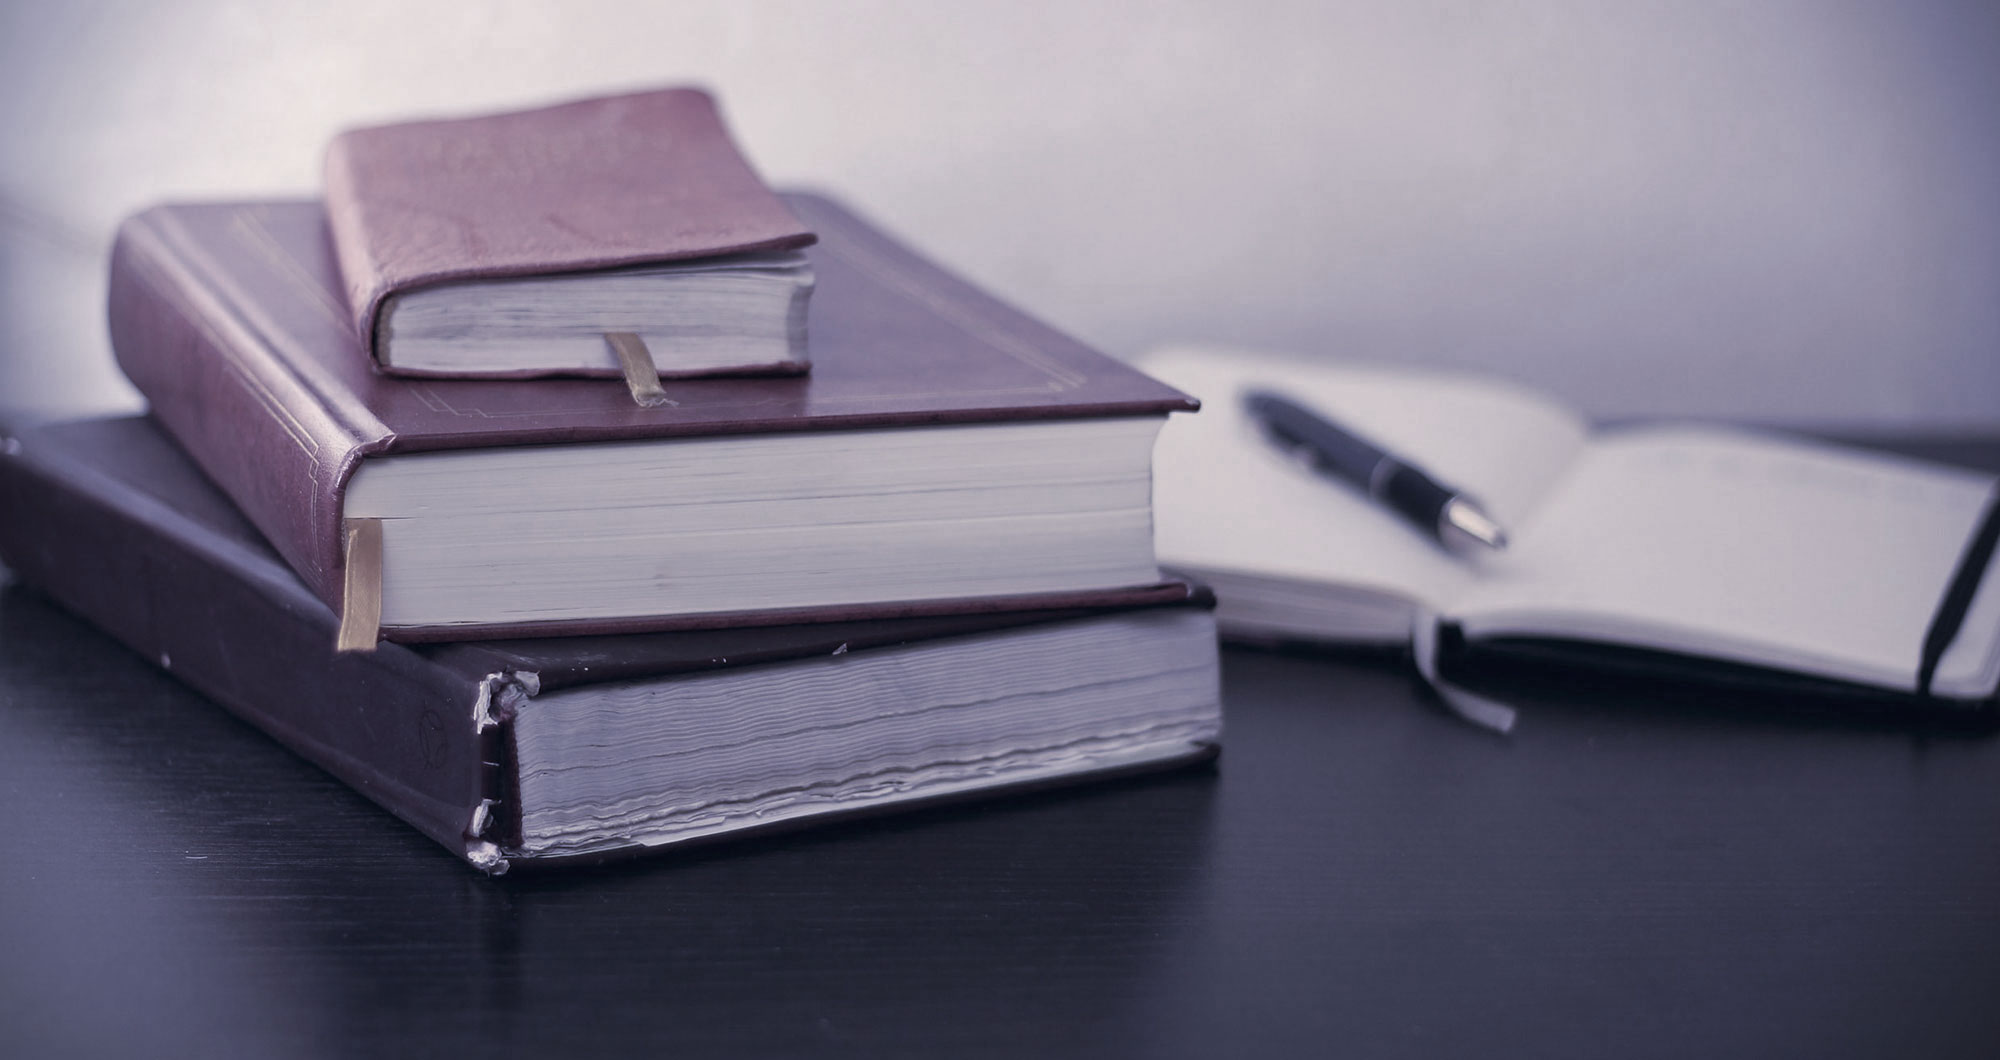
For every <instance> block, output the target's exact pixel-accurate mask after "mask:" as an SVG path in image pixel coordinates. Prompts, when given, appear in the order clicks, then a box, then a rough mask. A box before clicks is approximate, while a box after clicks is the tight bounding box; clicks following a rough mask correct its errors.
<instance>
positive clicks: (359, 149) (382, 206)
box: [326, 89, 813, 377]
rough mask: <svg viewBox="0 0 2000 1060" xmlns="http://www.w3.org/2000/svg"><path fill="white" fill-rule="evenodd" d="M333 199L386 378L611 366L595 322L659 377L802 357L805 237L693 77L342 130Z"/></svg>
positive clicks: (792, 364)
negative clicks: (644, 358)
mask: <svg viewBox="0 0 2000 1060" xmlns="http://www.w3.org/2000/svg"><path fill="white" fill-rule="evenodd" d="M326 208H327V218H328V222H329V226H330V228H331V230H332V233H333V246H334V249H335V251H336V254H337V258H338V261H339V265H340V272H341V276H342V279H343V284H342V290H343V292H344V295H345V297H346V300H347V304H348V308H349V310H350V312H351V313H352V314H353V319H354V322H355V329H356V333H357V334H360V335H362V336H365V337H366V338H367V339H368V345H369V346H370V349H371V351H372V353H373V354H374V356H375V357H376V358H377V360H378V361H379V362H380V364H381V365H382V367H383V368H384V370H387V371H390V372H396V373H404V374H413V375H447V376H449V375H463V376H514V377H525V376H535V375H550V374H572V375H578V374H580V375H615V374H618V371H619V366H618V363H617V361H616V359H615V358H614V356H613V354H612V350H611V348H610V347H609V346H608V345H607V344H606V342H605V339H604V335H605V333H606V332H629V333H632V334H636V335H639V336H641V337H642V338H643V339H644V340H645V342H646V344H647V345H648V346H649V347H650V352H651V354H652V356H653V359H654V360H655V361H656V367H657V369H658V372H659V374H660V375H662V376H666V377H675V376H681V377H685V376H692V375H699V374H707V373H716V372H746V371H748V372H757V371H765V372H788V371H790V372H796V371H802V370H804V368H805V366H806V361H805V307H806V300H807V297H808V295H809V294H810V293H811V289H812V275H811V270H810V269H809V268H806V267H805V266H804V265H803V262H802V261H800V260H798V256H797V255H796V254H787V253H783V252H791V251H796V250H798V249H799V248H800V247H804V246H806V245H808V244H810V243H811V242H812V241H813V235H812V233H811V231H809V230H808V229H807V228H806V226H805V225H804V224H803V223H801V222H800V220H799V219H798V218H797V217H796V216H795V215H794V214H793V213H792V212H791V211H790V210H789V209H787V208H786V207H785V204H784V203H783V202H781V201H779V199H778V197H777V196H776V195H775V194H773V193H772V192H771V190H770V189H769V188H767V187H765V185H764V183H763V181H762V180H760V179H759V178H758V176H757V174H756V172H755V171H753V170H752V169H751V168H750V165H749V163H748V162H746V161H745V160H744V158H743V156H742V155H741V154H740V153H739V152H738V151H737V149H736V146H735V144H733V143H731V142H730V139H729V134H728V132H727V131H726V130H725V129H724V128H723V124H722V119H721V117H720V116H719V115H718V114H717V112H716V107H715V103H714V101H713V100H711V99H710V98H709V97H708V95H707V94H705V93H703V92H701V91H698V90H695V89H668V90H664V91H654V92H640V93H633V94H629V95H620V96H611V97H604V98H598V99H586V100H580V101H576V102H572V103H565V104H562V105H559V106H552V107H542V108H538V109H534V110H525V111H515V112H510V113H503V114H490V115H483V116H479V117H471V118H454V119H443V120H433V121H414V122H405V123H401V124H395V125H383V126H376V127H372V128H364V129H353V130H349V131H347V132H344V133H342V134H340V135H339V136H337V137H335V138H334V140H333V142H332V144H331V146H330V147H329V148H328V150H327V155H326ZM669 263H679V264H675V265H672V266H671V267H662V266H669Z"/></svg>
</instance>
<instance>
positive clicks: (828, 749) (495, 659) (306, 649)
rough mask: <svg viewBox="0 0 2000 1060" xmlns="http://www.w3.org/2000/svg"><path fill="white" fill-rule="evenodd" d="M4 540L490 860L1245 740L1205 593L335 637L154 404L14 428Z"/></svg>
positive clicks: (1166, 761)
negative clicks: (728, 621) (689, 622)
mask: <svg viewBox="0 0 2000 1060" xmlns="http://www.w3.org/2000/svg"><path fill="white" fill-rule="evenodd" d="M0 560H4V562H5V563H6V565H7V568H10V569H11V570H12V572H13V573H14V574H15V575H18V576H19V577H20V578H21V579H23V580H25V581H26V582H27V583H29V584H31V585H34V586H37V587H39V588H40V589H41V590H43V591H44V592H46V593H47V594H48V595H49V596H51V597H53V598H54V599H55V600H56V601H58V602H59V603H61V604H62V605H64V606H65V607H67V608H69V609H70V610H72V611H75V612H76V613H77V614H79V615H81V616H83V617H84V618H85V619H87V620H89V621H91V622H93V623H95V624H96V625H98V626H99V627H101V628H102V629H104V631H105V632H107V633H109V634H110V635H111V636H113V637H115V638H117V639H118V640H120V641H122V642H124V643H125V644H126V645H128V646H129V647H131V648H132V649H133V650H134V651H137V652H138V653H139V654H141V655H143V656H144V657H145V658H147V659H148V660H150V661H152V662H155V663H157V664H158V665H159V666H161V667H162V668H164V669H166V670H168V671H170V672H172V673H173V674H175V675H176V676H178V677H179V678H180V679H181V680H183V681H185V682H187V683H188V684H189V685H192V686H193V687H194V688H195V689H197V690H199V691H200V692H202V693H203V694H205V695H208V696H210V697H211V698H213V699H215V700H216V701H217V702H219V703H221V704H222V705H223V706H224V707H226V708H227V709H229V710H230V711H231V712H233V713H235V714H237V715H239V716H241V717H242V718H243V719H244V720H246V721H248V722H250V723H251V724H253V725H255V726H257V727H258V728H260V729H262V730H264V731H265V732H267V733H269V734H270V735H271V736H272V737H273V738H275V739H277V740H278V741H279V742H281V743H283V744H285V745H287V746H288V747H290V748H292V749H293V750H294V751H297V752H298V753H299V754H301V755H303V756H305V757H306V758H308V759H310V760H311V761H313V762H315V763H317V764H318V765H320V766H321V767H323V768H325V769H326V770H327V771H328V772H330V773H332V774H333V775H335V776H337V777H339V778H340V779H341V780H343V781H345V782H347V783H349V784H351V785H353V786H354V787H355V788H356V789H357V790H359V791H360V792H362V793H363V794H365V795H367V796H368V797H369V798H371V799H373V800H375V801H376V802H377V803H380V804H381V805H382V806H384V807H385V808H387V809H388V810H389V811H391V812H392V813H394V814H396V815H397V816H398V817H401V818H402V819H403V820H405V821H407V822H409V823H410V824H411V825H412V826H414V827H416V828H417V829H418V830H420V831H422V832H423V833H424V834H426V835H428V836H430V837H431V838H433V839H435V840H437V841H438V842H440V843H442V844H444V846H445V847H446V848H448V849H449V850H451V851H452V853H454V854H456V855H458V856H459V857H462V858H464V859H466V860H467V861H470V862H471V863H472V864H474V865H476V866H478V867H479V868H481V869H484V870H485V871H487V872H494V873H497V872H502V871H505V870H506V869H507V868H508V867H509V866H510V865H513V866H532V865H539V864H544V863H549V862H564V861H569V862H579V861H590V860H599V859H604V858H610V857H617V856H622V855H627V854H633V853H640V852H644V851H648V850H656V849H665V848H669V847H674V848H678V847H680V846H683V845H686V844H689V843H697V842H705V841H708V840H712V839H716V838H720V837H727V836H738V835H744V834H749V833H753V832H760V831H768V830H772V829H780V828H788V827H797V826H800V825H804V824H810V823H814V822H818V821H823V820H828V819H832V818H835V817H844V816H850V815H854V814H862V813H872V812H880V811H886V810H893V809H901V808H906V807H911V806H918V805H924V804H929V803H933V802H936V801H939V800H943V799H952V798H965V797H971V796H983V795H989V794H992V793H995V792H1000V791H1006V790H1015V789H1018V788H1023V787H1033V786H1043V785H1049V784H1056V783H1065V782H1074V781H1078V780H1083V779H1087V778H1095V777H1103V776H1108V775H1114V774H1119V773H1124V772H1130V771H1134V770H1143V769H1157V768H1163V767H1167V766H1171V765H1175V764H1179V763H1185V762H1191V761H1197V760H1202V759H1206V758H1208V757H1211V756H1213V755H1214V753H1215V749H1216V746H1217V741H1218V739H1219V737H1220V716H1219V709H1220V708H1219V704H1218V694H1217V688H1216V680H1217V670H1216V655H1215V638H1214V624H1213V621H1212V618H1211V614H1210V611H1209V610H1208V605H1209V603H1210V601H1209V599H1208V598H1207V597H1206V596H1205V594H1201V593H1195V594H1192V595H1191V594H1189V593H1182V594H1181V596H1182V601H1181V602H1180V603H1177V604H1173V605H1166V606H1157V607H1151V608H1139V609H1126V610H1105V609H1077V610H1070V611H1064V612H1057V613H1041V614H1025V613H1010V614H989V615H968V616H954V617H938V618H921V619H917V618H909V619H896V620H888V621H881V622H849V623H830V624H819V625H806V626H786V627H776V628H760V629H725V630H709V631H698V632H687V633H657V634H633V635H626V636H595V637H575V638H544V639H539V640H528V641H513V642H506V641H496V642H486V643H459V644H442V645H425V646H419V647H404V646H401V645H395V644H385V645H383V646H382V647H381V648H380V649H378V650H376V651H374V652H369V653H351V652H350V653H340V652H336V651H335V650H334V649H333V645H332V632H333V628H334V625H335V622H336V619H335V616H334V615H333V613H332V612H331V611H329V610H328V609H327V607H326V605H325V604H323V603H321V602H320V601H319V600H318V599H316V598H314V597H313V595H312V594H311V593H309V592H308V591H307V590H306V588H305V586H304V585H302V584H301V583H300V582H299V580H298V578H297V577H295V576H294V575H293V574H292V572H291V571H289V570H288V569H286V567H285V565H284V563H283V562H282V561H281V560H280V559H279V558H278V557H277V556H276V554H274V553H273V552H272V551H271V550H270V548H269V547H268V546H267V545H266V544H265V543H264V542H263V540H262V539H261V538H259V537H258V536H257V534H256V531H255V529H254V528H253V527H251V526H250V524H249V523H248V522H247V521H246V520H245V519H244V518H243V517H242V516H241V515H240V514H239V513H238V512H237V511H236V509H235V508H234V507H232V506H231V505H230V504H229V502H228V500H227V499H226V498H225V497H223V496H222V495H221V494H220V493H219V492H217V491H216V490H215V488H214V487H213V486H211V485H210V484H209V483H208V482H207V481H205V480H204V479H203V477H202V476H201V474H200V472H199V471H197V470H196V469H195V468H194V467H193V466H192V465H191V464H190V463H189V462H188V461H187V459H186V458H185V457H184V456H183V455H182V454H181V453H180V452H179V451H178V450H177V449H176V448H175V447H174V446H173V445H172V444H171V443H170V442H168V440H167V439H166V438H165V437H164V436H163V435H162V434H161V433H160V432H159V431H158V430H157V429H156V427H155V426H154V425H153V424H152V422H151V421H149V420H147V419H144V418H119V419H104V420H84V421H75V422H70V423H63V424H49V425H43V426H40V427H36V428H32V429H20V430H13V429H9V428H7V427H6V425H4V424H0ZM4 574H5V571H4V570H0V577H4ZM273 837H274V838H273V841H274V842H278V843H286V844H289V843H296V842H299V841H301V838H302V837H303V838H304V839H305V840H306V841H310V828H309V827H305V828H303V829H302V830H298V831H293V830H278V831H274V832H273Z"/></svg>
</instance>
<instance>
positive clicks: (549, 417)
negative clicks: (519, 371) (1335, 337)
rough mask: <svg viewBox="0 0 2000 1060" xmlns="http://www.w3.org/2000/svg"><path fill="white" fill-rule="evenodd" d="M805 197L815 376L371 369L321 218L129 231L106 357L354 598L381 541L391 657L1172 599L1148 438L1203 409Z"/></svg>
mask: <svg viewBox="0 0 2000 1060" xmlns="http://www.w3.org/2000/svg"><path fill="white" fill-rule="evenodd" d="M788 203H789V205H790V207H791V208H792V209H793V210H794V211H795V212H796V213H797V214H798V215H799V216H801V217H802V218H804V219H805V220H806V221H807V223H808V224H810V225H811V226H812V227H813V228H814V229H815V230H817V231H818V232H819V233H820V234H821V241H820V243H819V244H818V245H817V246H815V247H813V248H811V249H810V250H809V251H808V253H809V254H810V255H811V257H812V262H813V268H814V270H815V271H816V272H817V274H818V276H819V293H818V294H817V295H816V301H815V306H814V325H813V328H814V348H815V367H814V370H813V372H812V373H811V375H809V376H801V377H788V378H778V379H701V380H691V381H686V382H682V383H677V384H675V385H673V386H671V387H669V388H668V395H669V397H670V399H671V401H670V403H668V404H664V405H661V406H659V407H654V408H642V407H639V406H637V405H635V404H634V403H633V402H632V401H631V400H630V399H629V397H628V396H627V395H626V394H625V393H624V392H622V391H620V390H617V389H615V388H611V387H606V386H604V385H602V384H601V383H596V382H591V381H588V380H569V379H547V380H535V381H525V382H504V383H497V382H490V381H467V380H446V379H410V378H396V377H390V376H387V375H384V374H382V373H380V372H377V371H375V370H373V368H372V367H371V365H370V362H369V360H368V359H367V358H366V357H365V356H362V355H361V354H360V352H359V347H358V344H357V342H356V340H355V337H354V332H353V328H352V326H351V324H350V322H349V320H348V317H347V313H346V310H345V303H344V299H343V297H342V295H341V287H340V282H339V280H338V278H337V276H336V275H335V269H334V265H333V252H332V249H331V247H330V245H329V243H328V240H327V234H326V225H325V219H324V215H323V213H322V211H321V210H320V208H319V207H318V205H317V204H315V203H311V202H290V203H260V204H226V205H199V206H162V207H157V208H154V209H151V210H148V211H146V212H144V213H142V214H139V215H138V216H136V217H134V218H132V219H130V220H128V221H127V222H126V223H125V224H124V225H123V226H122V228H121V229H120V231H119V236H118V241H117V245H116V248H115V249H114V252H113V256H112V265H111V286H110V320H111V336H112V342H113V346H114V348H115V350H116V352H117V356H118V361H119V364H120V365H121V366H122V367H123V368H124V371H125V373H126V375H127V376H129V377H130V378H131V380H132V381H133V383H134V384H136V385H137V386H138V388H139V389H140V390H141V391H142V392H144V393H145V395H146V397H147V398H148V400H149V401H150V402H151V405H152V409H153V413H154V415H155V416H157V417H158V419H159V420H160V422H161V423H162V424H163V425H164V426H165V428H166V429H167V430H168V432H169V433H171V434H172V435H173V436H174V438H175V439H176V440H177V441H179V442H180V444H181V445H182V446H183V447H184V448H185V449H186V450H187V452H188V453H189V454H190V455H191V456H192V457H193V458H194V460H195V462H196V463H197V464H199V465H200V466H201V467H202V469H203V470H204V471H205V472H207V474H208V475H209V477H210V478H212V479H213V480H214V481H215V482H216V483H217V484H218V485H219V486H221V488H222V489H223V490H224V492H226V493H227V494H228V495H229V496H230V497H231V498H232V499H233V500H234V501H235V502H236V504H237V505H238V506H239V507H241V508H242V510H243V511H244V513H245V514H246V515H247V516H248V517H249V519H250V521H251V522H252V523H253V524H255V525H256V526H257V528H258V529H259V530H260V531H262V532H263V534H264V536H265V537H267V538H268V539H269V540H270V541H271V542H272V544H273V545H274V546H275V547H276V548H277V550H278V552H279V554H280V555H282V556H284V557H285V559H286V560H287V561H288V562H289V563H290V564H291V565H292V567H293V568H294V569H295V570H296V571H297V572H298V573H299V575H300V577H302V578H303V579H304V580H305V582H306V584H307V585H309V586H310V587H312V589H313V590H314V591H315V592H316V593H318V594H319V596H320V598H321V599H322V600H324V601H326V602H327V603H329V604H330V605H332V606H334V607H335V609H336V610H339V609H340V607H341V601H342V600H343V598H344V595H345V592H346V587H345V586H344V583H343V573H344V570H345V568H344V556H345V554H346V553H345V550H346V548H347V547H348V544H349V542H348V540H347V539H346V537H345V536H344V532H345V531H346V530H347V529H351V528H353V527H354V526H356V525H365V524H366V523H367V522H368V521H371V520H372V521H376V522H378V523H379V524H380V526H381V527H382V540H381V549H382V556H381V558H382V562H383V564H384V567H385V569H384V571H383V574H382V577H381V592H382V597H383V599H382V607H383V612H382V615H381V619H380V621H381V626H382V629H383V632H384V635H385V636H387V637H388V638H390V639H395V640H404V641H419V640H440V639H463V638H465V637H468V636H492V635H498V634H511V635H547V634H576V633H585V632H599V633H601V632H627V631H634V630H647V629H672V628H687V627H691V626H701V627H714V626H717V625H728V624H757V623H766V624H768V623H773V622H789V621H807V620H834V619H854V618H875V617H890V616H895V615H908V614H939V613H950V612H965V611H970V610H998V609H1018V608H1035V607H1041V608H1048V607H1074V606H1078V605H1085V604H1090V605H1094V604H1102V603H1107V602H1134V601H1138V600H1141V599H1163V598H1167V597H1170V596H1171V595H1173V594H1175V593H1177V592H1178V591H1179V590H1178V588H1176V587H1173V586H1160V585H1159V584H1158V583H1159V582H1160V578H1159V575H1158V568H1157V567H1156V566H1155V565H1154V562H1153V558H1152V531H1151V479H1150V460H1151V445H1152V437H1153V435H1154V433H1155V432H1156V431H1157V429H1158V426H1159V424H1160V423H1161V422H1163V420H1164V417H1165V415H1166V414H1167V413H1169V412H1172V411H1176V410H1192V409H1194V408H1196V407H1197V403H1196V402H1195V401H1194V400H1193V399H1191V398H1189V397H1187V396H1185V395H1183V394H1181V393H1180V392H1179V391H1176V390H1174V389H1172V388H1171V387H1168V386H1166V385H1164V384H1161V383H1158V382H1155V381H1153V380H1152V379H1149V378H1147V377H1146V376H1144V375H1142V374H1140V373H1138V372H1137V371H1134V370H1132V369H1130V368H1127V367H1125V366H1124V365H1121V364H1119V363H1118V362H1116V361H1113V360H1110V359H1109V358H1106V357H1104V356H1102V355H1100V354H1097V353H1095V352H1093V351H1091V350H1089V349H1087V348H1085V347H1083V346H1082V345H1080V344H1078V343H1077V342H1075V341H1073V340H1071V339H1069V338H1067V337H1065V336H1063V335H1061V334H1059V333H1057V332H1055V331H1053V330H1051V329H1049V328H1047V327H1045V326H1043V325H1042V324H1040V323H1038V322H1036V321H1035V320H1033V319H1031V318H1029V317H1027V316H1025V315H1023V314H1022V313H1020V312H1018V311H1016V310H1013V309H1011V308H1009V307H1007V306H1005V305H1002V304H1001V303H999V302H997V301H995V300H994V299H992V298H990V297H987V296H986V295H984V294H982V293H981V292H979V291H978V290H976V289H975V288H973V287H971V286H970V285H968V284H966V283H964V282H963V281H961V280H958V279H956V278H954V277H952V276H950V275H949V274H947V273H945V272H943V271H941V270H939V269H938V268H936V267H935V266H933V265H931V264H929V263H928V262H925V261H924V260H923V259H921V258H919V257H917V256H916V255H914V254H912V253H911V252H909V251H908V250H906V249H904V248H902V247H900V246H898V245H897V244H895V243H893V242H891V241H890V240H889V239H887V238H885V237H884V236H883V235H882V234H881V233H880V232H878V231H876V230H875V229H874V228H872V227H870V226H869V225H867V224H866V223H864V222H862V221H861V220H859V219H857V218H856V217H854V216H853V215H852V214H850V213H848V212H847V211H846V210H844V209H842V208H841V207H839V206H837V205H835V204H834V203H832V202H830V201H828V200H826V199H823V198H817V197H813V196H793V197H790V198H789V199H788ZM357 484H359V486H360V487H361V488H356V487H357ZM351 502H353V503H351ZM356 504H359V505H361V509H360V510H357V509H356V508H355V506H354V505H356ZM558 509H560V511H558ZM364 544H365V543H364ZM621 550H622V551H621ZM447 576H449V578H453V579H456V581H453V582H451V584H450V585H447V586H444V587H442V588H438V589H437V590H436V591H437V592H438V593H440V594H442V596H441V597H440V599H439V600H431V599H429V598H428V597H424V598H423V599H421V600H419V599H418V597H423V594H425V593H429V592H431V591H432V587H431V586H430V584H429V583H430V582H437V581H439V580H440V579H445V578H447ZM412 594H414V595H412ZM594 594H606V595H610V596H617V597H619V599H618V600H616V601H613V602H612V603H611V604H604V605H603V606H600V605H599V602H598V601H597V598H596V595H594ZM442 597H450V599H449V600H444V599H443V598H442ZM405 603H409V606H405ZM443 604H448V605H449V606H448V607H441V606H433V605H443Z"/></svg>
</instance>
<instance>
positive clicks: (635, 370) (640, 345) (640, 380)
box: [604, 331, 680, 409]
mask: <svg viewBox="0 0 2000 1060" xmlns="http://www.w3.org/2000/svg"><path fill="white" fill-rule="evenodd" d="M604 341H606V342H609V343H610V344H611V349H612V352H614V353H616V354H618V365H619V367H621V368H623V369H625V388H626V389H627V390H630V391H631V392H632V400H634V401H636V402H638V403H639V404H640V405H641V406H643V407H645V408H649V409H650V408H655V407H657V406H660V405H678V404H680V402H678V401H674V400H672V399H670V398H668V397H667V392H666V391H665V390H662V389H660V371H659V369H658V368H655V367H654V366H653V351H651V350H649V349H647V348H646V340H644V339H642V338H640V337H639V336H637V335H634V334H633V333H631V332H629V331H607V332H605V333H604Z"/></svg>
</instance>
